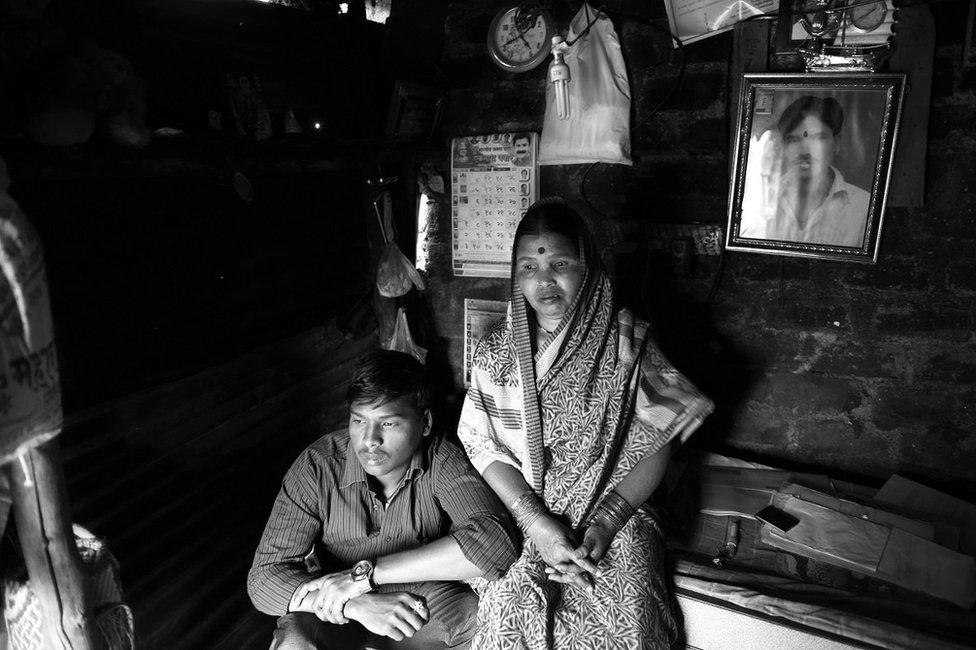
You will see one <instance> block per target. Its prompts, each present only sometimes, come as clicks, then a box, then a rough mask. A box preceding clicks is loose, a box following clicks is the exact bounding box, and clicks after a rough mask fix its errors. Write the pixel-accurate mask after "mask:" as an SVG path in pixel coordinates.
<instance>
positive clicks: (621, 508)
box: [590, 490, 635, 534]
mask: <svg viewBox="0 0 976 650" xmlns="http://www.w3.org/2000/svg"><path fill="white" fill-rule="evenodd" d="M634 512H635V510H634V506H632V505H630V503H629V502H628V501H627V499H625V498H623V497H622V496H620V495H619V494H618V493H617V491H616V490H610V491H609V492H607V494H606V495H605V496H604V497H603V500H602V501H600V505H598V506H597V507H596V510H594V511H593V516H592V517H591V518H590V522H591V523H600V524H603V525H604V526H606V527H607V528H609V529H610V530H612V531H613V532H614V534H616V533H617V532H619V531H620V529H621V528H623V527H624V526H625V525H626V524H627V521H628V520H629V519H630V518H631V517H632V516H633V515H634Z"/></svg>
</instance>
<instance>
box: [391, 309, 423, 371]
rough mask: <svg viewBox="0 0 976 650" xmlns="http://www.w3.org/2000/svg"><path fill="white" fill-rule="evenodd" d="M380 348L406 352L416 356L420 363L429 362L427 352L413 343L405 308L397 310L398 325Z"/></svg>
mask: <svg viewBox="0 0 976 650" xmlns="http://www.w3.org/2000/svg"><path fill="white" fill-rule="evenodd" d="M380 346H381V347H383V348H386V349H387V350H397V351H398V352H406V353H407V354H409V355H412V356H414V357H415V358H416V359H417V360H418V361H420V363H426V362H427V350H426V348H422V347H420V346H419V345H417V344H416V343H414V341H413V337H412V336H410V326H409V325H408V324H407V312H405V311H404V310H403V307H400V308H398V309H397V317H396V323H395V324H394V326H393V334H392V335H391V336H390V338H389V339H388V340H386V341H383V342H382V343H380Z"/></svg>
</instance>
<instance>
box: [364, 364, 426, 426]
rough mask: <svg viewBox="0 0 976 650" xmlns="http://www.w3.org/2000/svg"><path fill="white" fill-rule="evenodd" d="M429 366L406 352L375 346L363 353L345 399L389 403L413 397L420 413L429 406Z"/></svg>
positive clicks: (370, 402)
mask: <svg viewBox="0 0 976 650" xmlns="http://www.w3.org/2000/svg"><path fill="white" fill-rule="evenodd" d="M430 393H431V388H430V379H429V377H428V375H427V368H426V367H425V366H424V364H422V363H420V361H418V360H417V359H416V358H415V357H413V356H411V355H409V354H406V353H405V352H397V351H395V350H383V349H376V350H371V351H370V352H367V353H366V354H364V355H363V356H362V357H361V358H360V360H359V367H358V368H356V372H355V373H354V374H353V376H352V383H350V384H349V390H348V391H346V403H347V404H352V403H353V402H366V403H369V404H386V403H387V402H391V401H393V400H395V399H399V398H401V397H404V396H411V397H413V398H414V405H415V406H416V407H417V413H418V414H419V415H423V413H424V411H426V410H427V409H428V408H430Z"/></svg>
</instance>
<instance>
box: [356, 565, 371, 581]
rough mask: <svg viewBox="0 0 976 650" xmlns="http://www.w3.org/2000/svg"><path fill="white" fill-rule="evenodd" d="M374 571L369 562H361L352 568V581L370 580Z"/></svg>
mask: <svg viewBox="0 0 976 650" xmlns="http://www.w3.org/2000/svg"><path fill="white" fill-rule="evenodd" d="M372 570H373V565H372V564H370V563H369V562H368V561H367V560H360V561H359V562H356V564H355V565H354V566H353V567H352V579H353V580H366V579H367V578H369V574H370V572H371V571H372Z"/></svg>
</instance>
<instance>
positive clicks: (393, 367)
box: [247, 350, 517, 650]
mask: <svg viewBox="0 0 976 650" xmlns="http://www.w3.org/2000/svg"><path fill="white" fill-rule="evenodd" d="M346 401H347V402H348V404H349V428H348V431H347V430H342V431H338V432H335V433H332V434H329V435H326V436H323V437H322V438H319V439H318V440H317V441H316V442H315V443H313V444H312V445H311V446H309V447H308V448H307V449H306V450H305V451H304V452H303V453H302V454H301V455H300V456H299V457H298V459H297V460H296V461H295V462H294V464H293V465H292V466H291V469H289V470H288V473H287V474H286V475H285V478H284V480H283V481H282V486H281V491H280V492H279V493H278V496H277V498H276V499H275V503H274V507H273V508H272V511H271V516H270V518H269V519H268V523H267V526H266V527H265V530H264V535H263V536H262V537H261V543H260V544H259V546H258V549H257V551H256V552H255V554H254V563H253V565H252V567H251V570H250V573H249V574H248V580H247V590H248V594H249V595H250V597H251V601H252V602H253V603H254V606H255V607H257V608H258V609H259V610H261V611H262V612H265V613H267V614H272V615H275V616H279V617H280V618H279V619H278V627H277V629H276V630H275V634H274V642H273V643H272V650H275V649H277V650H285V649H289V650H291V649H298V648H302V649H311V648H342V649H345V648H362V647H363V646H366V645H368V646H370V647H387V646H392V647H396V648H445V647H446V648H455V647H459V648H465V647H467V646H468V641H469V639H470V638H471V636H472V635H473V634H474V631H475V619H476V614H477V609H478V598H477V596H475V594H474V593H473V592H472V591H471V590H470V588H468V587H467V586H466V585H465V584H463V583H461V582H457V581H459V580H463V579H466V578H472V577H476V576H484V577H486V578H489V579H491V578H496V577H499V576H501V575H502V574H503V573H504V572H505V571H506V569H507V568H508V567H509V565H510V564H511V563H512V562H513V561H514V560H515V558H516V555H517V553H516V548H515V543H514V541H513V532H512V531H513V528H512V526H511V523H510V520H509V518H508V515H507V513H506V511H505V509H504V507H503V506H502V505H501V503H500V502H499V501H498V499H497V497H495V494H494V492H493V491H492V490H491V489H490V488H489V487H488V486H487V485H486V484H485V483H484V482H483V481H482V479H481V476H480V475H479V474H478V473H477V472H476V471H475V470H474V469H473V468H472V467H471V465H470V463H469V462H468V460H467V458H466V457H465V455H464V452H462V451H461V450H460V449H459V448H457V447H456V446H454V445H452V444H450V443H449V442H446V441H444V440H441V439H440V437H439V436H437V435H432V434H431V427H432V418H431V413H430V408H429V407H430V388H429V385H428V382H427V379H426V373H425V369H424V366H423V365H422V364H421V363H420V362H419V361H417V360H416V359H414V358H413V357H411V356H410V355H407V354H403V353H401V352H391V351H388V350H377V351H374V352H372V353H370V354H368V355H367V356H366V357H365V358H364V359H363V361H362V362H361V364H360V367H359V369H358V370H357V371H356V373H355V375H354V376H353V380H352V383H351V385H350V387H349V390H348V393H347V394H346ZM316 550H317V551H318V554H317V556H318V557H319V558H320V560H321V564H322V566H323V568H324V569H325V572H323V571H321V570H320V571H314V572H311V573H310V572H309V569H308V567H307V565H306V557H307V556H310V553H311V556H312V557H315V556H316V553H315V551H316Z"/></svg>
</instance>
